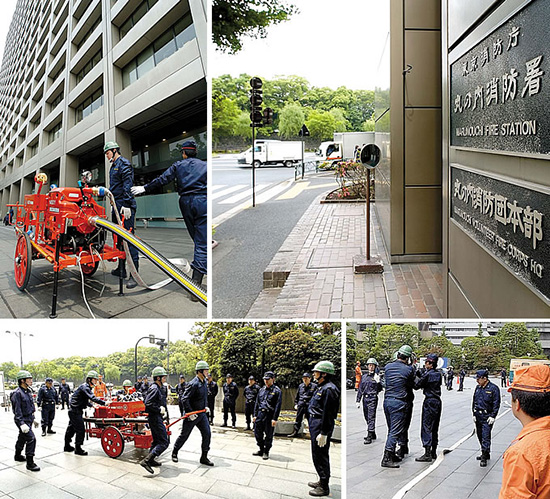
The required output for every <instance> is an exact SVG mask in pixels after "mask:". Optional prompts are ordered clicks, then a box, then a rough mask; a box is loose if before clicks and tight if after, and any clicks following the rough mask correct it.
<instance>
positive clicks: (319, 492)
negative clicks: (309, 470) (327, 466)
mask: <svg viewBox="0 0 550 499" xmlns="http://www.w3.org/2000/svg"><path fill="white" fill-rule="evenodd" d="M329 494H330V489H329V487H328V480H319V485H318V486H317V487H315V488H314V489H312V490H310V491H309V495H310V496H313V497H323V496H328V495H329Z"/></svg>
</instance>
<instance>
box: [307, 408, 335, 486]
mask: <svg viewBox="0 0 550 499" xmlns="http://www.w3.org/2000/svg"><path fill="white" fill-rule="evenodd" d="M321 423H322V420H321V418H312V417H310V418H309V434H310V436H311V457H312V459H313V466H315V471H317V474H318V475H319V478H320V479H321V480H322V481H324V482H326V483H327V484H328V481H329V479H330V457H329V450H330V439H331V437H332V431H331V432H330V433H328V434H327V443H326V445H325V446H324V447H319V445H318V444H317V440H316V439H317V435H319V434H320V433H321Z"/></svg>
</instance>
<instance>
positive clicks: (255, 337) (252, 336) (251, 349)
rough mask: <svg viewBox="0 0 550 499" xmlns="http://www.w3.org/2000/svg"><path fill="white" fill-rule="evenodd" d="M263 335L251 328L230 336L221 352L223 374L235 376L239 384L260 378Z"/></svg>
mask: <svg viewBox="0 0 550 499" xmlns="http://www.w3.org/2000/svg"><path fill="white" fill-rule="evenodd" d="M261 344H262V335H261V334H260V333H258V332H257V331H256V330H255V329H253V328H251V327H245V328H241V329H237V330H236V331H233V332H232V333H230V334H228V335H227V336H226V338H225V340H224V342H223V344H222V348H221V350H220V369H221V372H222V373H224V374H225V373H228V372H230V373H231V374H233V377H234V380H235V382H236V383H237V384H240V385H244V384H246V382H247V380H248V377H249V376H250V375H251V374H252V375H256V376H258V375H259V374H260V373H259V372H258V362H259V358H260V355H259V352H260V347H261Z"/></svg>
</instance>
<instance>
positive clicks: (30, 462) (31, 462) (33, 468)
mask: <svg viewBox="0 0 550 499" xmlns="http://www.w3.org/2000/svg"><path fill="white" fill-rule="evenodd" d="M27 469H28V470H29V471H40V467H39V466H37V464H36V463H35V462H34V456H27Z"/></svg>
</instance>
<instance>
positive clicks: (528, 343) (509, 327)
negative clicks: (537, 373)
mask: <svg viewBox="0 0 550 499" xmlns="http://www.w3.org/2000/svg"><path fill="white" fill-rule="evenodd" d="M496 338H497V340H498V342H499V343H500V345H501V347H502V349H503V350H504V353H506V354H509V355H510V356H511V358H516V357H525V356H536V355H540V354H541V353H542V348H541V345H540V341H539V334H538V331H537V330H536V329H532V330H529V329H528V328H527V326H526V325H525V323H524V322H509V323H507V324H505V325H504V326H503V327H502V328H500V329H499V331H498V332H497V335H496Z"/></svg>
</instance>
